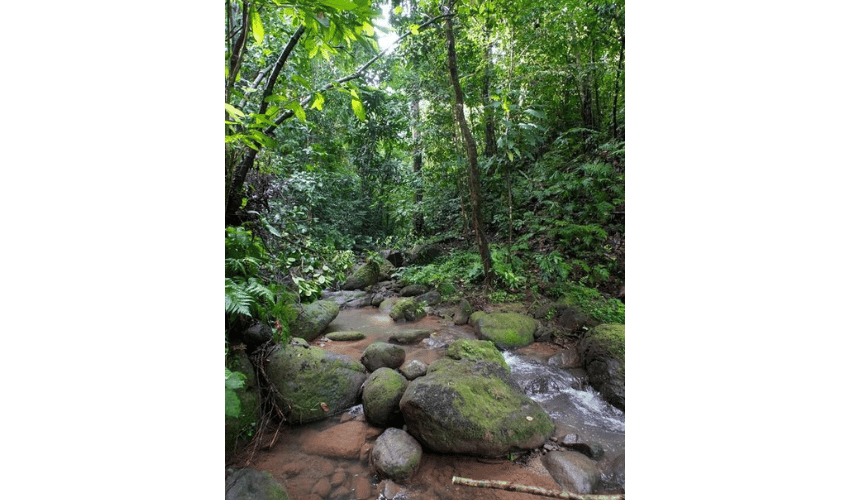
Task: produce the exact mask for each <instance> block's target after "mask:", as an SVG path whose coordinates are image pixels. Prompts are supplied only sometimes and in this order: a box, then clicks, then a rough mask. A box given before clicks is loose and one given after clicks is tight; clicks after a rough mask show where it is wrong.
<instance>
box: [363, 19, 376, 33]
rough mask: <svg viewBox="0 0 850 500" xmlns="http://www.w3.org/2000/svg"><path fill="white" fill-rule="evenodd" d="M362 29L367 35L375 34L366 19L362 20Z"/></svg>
mask: <svg viewBox="0 0 850 500" xmlns="http://www.w3.org/2000/svg"><path fill="white" fill-rule="evenodd" d="M363 31H365V32H366V34H367V35H369V36H375V28H373V27H372V25H371V24H369V22H368V21H363Z"/></svg>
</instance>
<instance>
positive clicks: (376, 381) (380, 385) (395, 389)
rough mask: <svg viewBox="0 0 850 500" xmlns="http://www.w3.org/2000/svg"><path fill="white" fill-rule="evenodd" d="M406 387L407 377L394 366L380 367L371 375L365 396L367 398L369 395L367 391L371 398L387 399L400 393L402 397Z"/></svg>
mask: <svg viewBox="0 0 850 500" xmlns="http://www.w3.org/2000/svg"><path fill="white" fill-rule="evenodd" d="M406 387H407V379H406V378H404V376H402V375H401V374H400V373H398V372H397V371H395V370H393V369H392V368H387V367H383V368H378V369H377V370H375V371H374V372H372V374H371V375H369V379H368V380H367V381H366V387H365V388H364V394H363V396H364V398H365V397H366V396H367V394H366V393H368V397H370V398H372V397H374V398H376V399H378V400H381V401H386V400H388V399H391V398H393V397H395V396H396V395H398V396H399V399H400V398H401V393H402V392H403V390H404V389H405V388H406Z"/></svg>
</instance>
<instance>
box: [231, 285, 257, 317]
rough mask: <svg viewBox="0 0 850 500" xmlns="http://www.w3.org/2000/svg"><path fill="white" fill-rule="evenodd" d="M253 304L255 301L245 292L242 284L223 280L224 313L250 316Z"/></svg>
mask: <svg viewBox="0 0 850 500" xmlns="http://www.w3.org/2000/svg"><path fill="white" fill-rule="evenodd" d="M255 304H256V300H255V299H254V297H253V296H252V295H251V294H250V293H249V292H248V290H246V287H245V284H244V283H238V282H236V281H233V280H232V279H230V278H224V312H226V313H227V314H244V315H246V316H251V308H252V307H253V306H254V305H255Z"/></svg>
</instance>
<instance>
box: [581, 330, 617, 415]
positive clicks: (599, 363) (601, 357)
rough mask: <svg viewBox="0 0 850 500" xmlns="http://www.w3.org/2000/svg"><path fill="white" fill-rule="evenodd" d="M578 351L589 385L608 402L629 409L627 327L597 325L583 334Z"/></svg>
mask: <svg viewBox="0 0 850 500" xmlns="http://www.w3.org/2000/svg"><path fill="white" fill-rule="evenodd" d="M578 350H579V354H580V355H581V359H582V364H583V365H584V370H585V371H586V372H587V378H588V380H589V381H590V385H592V386H593V388H594V389H596V390H597V391H599V393H600V394H601V395H602V398H603V399H605V401H608V402H609V403H611V405H613V406H615V407H617V408H619V409H621V410H623V411H626V326H625V325H621V324H616V323H603V324H601V325H598V326H596V327H594V328H593V329H591V330H590V331H588V332H587V333H586V334H585V335H584V336H583V337H582V339H581V341H580V342H579V346H578Z"/></svg>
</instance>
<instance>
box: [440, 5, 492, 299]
mask: <svg viewBox="0 0 850 500" xmlns="http://www.w3.org/2000/svg"><path fill="white" fill-rule="evenodd" d="M453 30H454V28H453V25H452V18H451V17H447V18H446V45H447V50H448V63H449V75H450V76H451V80H452V87H453V88H454V96H455V109H454V111H455V118H456V119H457V122H458V126H459V127H460V131H461V135H462V136H463V141H464V143H465V145H466V157H467V160H468V161H469V201H470V205H471V207H472V224H473V229H474V230H475V240H476V242H477V244H478V253H479V255H480V256H481V266H482V267H483V268H484V288H485V289H486V288H489V287H490V283H491V282H492V277H493V270H492V268H493V263H492V260H491V258H490V247H489V246H488V244H487V236H486V235H485V234H484V217H483V216H482V213H481V205H482V201H481V182H480V180H479V178H478V175H479V174H478V149H477V148H476V146H475V138H474V137H472V132H470V130H469V125H468V124H467V123H466V115H465V114H464V107H463V91H462V90H461V88H460V79H459V78H458V72H457V56H456V54H455V37H454V32H453Z"/></svg>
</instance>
